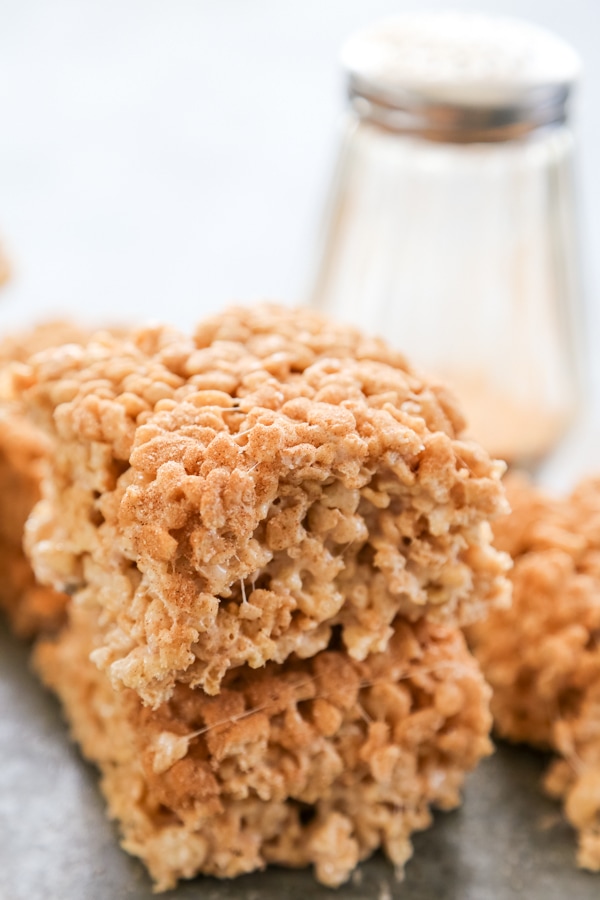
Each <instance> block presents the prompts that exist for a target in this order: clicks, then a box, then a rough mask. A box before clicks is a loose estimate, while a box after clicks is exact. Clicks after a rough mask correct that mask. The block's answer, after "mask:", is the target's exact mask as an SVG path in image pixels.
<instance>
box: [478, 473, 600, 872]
mask: <svg viewBox="0 0 600 900" xmlns="http://www.w3.org/2000/svg"><path fill="white" fill-rule="evenodd" d="M508 496H509V501H510V503H511V506H512V508H513V512H512V514H511V515H510V516H508V517H506V518H504V519H500V520H498V522H497V523H496V525H495V533H496V543H497V546H498V547H500V548H501V549H502V550H504V551H506V552H507V553H510V554H511V555H512V557H513V558H514V569H513V571H512V582H513V586H514V599H513V605H512V607H511V608H509V609H504V610H498V611H493V612H492V613H491V614H490V615H489V617H488V618H487V619H486V620H485V621H484V622H481V623H479V624H477V625H475V626H473V627H472V628H471V629H470V630H469V638H470V640H471V641H472V645H473V648H474V650H475V654H476V656H477V657H478V659H479V661H480V663H481V666H482V668H483V671H484V674H485V676H486V678H487V679H488V681H489V683H490V685H491V686H492V689H493V699H492V712H493V715H494V721H495V727H496V730H497V732H498V734H499V735H500V736H502V737H506V738H509V739H510V740H514V741H525V742H527V743H531V744H534V745H536V746H540V747H544V748H549V749H551V750H553V751H554V752H555V753H556V754H557V755H558V759H557V760H556V761H555V762H553V763H552V765H551V767H550V769H549V771H548V773H547V775H546V779H545V785H546V788H547V789H548V791H549V792H550V793H551V794H553V795H555V796H557V797H562V798H564V802H565V811H566V815H567V818H568V819H569V821H570V822H571V823H572V824H573V826H574V827H575V828H576V829H577V830H578V832H579V853H578V862H579V864H580V865H581V866H583V867H585V868H588V869H593V870H600V479H596V480H589V481H585V482H583V483H582V484H580V485H579V486H578V487H577V489H576V490H575V491H574V492H573V494H572V495H571V496H570V497H568V498H565V499H562V500H556V499H550V498H549V497H547V496H545V495H544V494H543V493H542V492H541V491H539V490H536V489H535V488H533V487H532V486H530V485H529V484H528V483H527V482H526V481H525V480H523V479H518V478H512V479H509V480H508Z"/></svg>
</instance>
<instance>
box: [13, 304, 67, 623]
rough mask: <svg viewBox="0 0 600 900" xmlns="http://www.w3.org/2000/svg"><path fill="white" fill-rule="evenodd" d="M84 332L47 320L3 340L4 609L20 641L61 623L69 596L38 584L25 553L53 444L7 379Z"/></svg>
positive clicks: (65, 324)
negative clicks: (29, 522) (34, 358)
mask: <svg viewBox="0 0 600 900" xmlns="http://www.w3.org/2000/svg"><path fill="white" fill-rule="evenodd" d="M83 338H84V335H83V333H82V332H81V330H80V329H78V328H76V327H75V326H72V325H69V324H68V323H66V322H49V323H46V324H44V325H39V326H38V327H37V328H33V329H31V330H28V331H24V332H22V333H19V334H15V335H12V336H9V337H5V338H3V340H2V341H0V609H3V610H4V612H5V613H6V614H7V616H8V618H9V621H10V623H11V625H12V627H13V629H14V630H15V631H16V632H17V633H18V634H19V635H21V636H22V637H32V636H33V635H34V634H36V633H37V632H38V631H46V630H49V629H50V630H51V629H53V628H55V627H57V626H58V624H59V623H60V622H61V621H62V619H63V615H64V609H65V605H66V602H67V597H66V596H65V595H64V594H63V593H60V592H58V591H55V590H53V589H52V588H51V587H47V586H42V585H39V584H37V583H36V580H35V578H34V575H33V572H32V571H31V566H30V564H29V562H28V560H27V558H26V557H25V554H24V552H23V531H24V528H25V522H26V520H27V517H28V515H29V513H30V512H31V510H32V508H33V507H34V506H35V504H36V503H37V502H38V500H39V499H40V480H41V477H42V471H43V467H44V461H45V459H46V458H47V456H48V453H49V451H50V446H51V441H50V438H49V437H48V435H47V434H44V433H43V432H42V431H40V429H39V428H37V427H36V426H35V425H33V424H32V423H31V422H29V421H27V419H26V417H25V415H24V412H23V409H22V407H21V406H20V404H19V403H18V402H16V401H15V400H14V398H13V397H11V395H10V391H8V390H7V389H6V388H7V385H6V384H4V379H5V376H6V374H7V370H8V368H9V366H11V365H13V364H15V363H19V362H23V361H24V360H26V359H27V358H28V357H29V356H30V355H31V354H33V353H36V352H38V351H40V350H44V349H47V348H48V347H51V346H55V345H57V344H63V343H65V342H74V341H75V342H77V341H79V342H81V341H82V340H83Z"/></svg>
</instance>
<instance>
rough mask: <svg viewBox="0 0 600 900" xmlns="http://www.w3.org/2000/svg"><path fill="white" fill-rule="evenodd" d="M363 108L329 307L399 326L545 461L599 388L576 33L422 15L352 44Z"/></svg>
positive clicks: (391, 335)
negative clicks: (590, 340) (580, 240)
mask: <svg viewBox="0 0 600 900" xmlns="http://www.w3.org/2000/svg"><path fill="white" fill-rule="evenodd" d="M342 61H343V64H344V67H345V69H346V72H347V76H348V85H349V97H350V114H349V121H348V122H347V127H346V133H345V137H344V141H343V146H342V152H341V157H340V160H339V165H338V170H337V174H336V178H335V181H334V186H333V194H332V197H331V199H330V204H329V209H328V212H327V216H326V222H325V234H324V236H323V243H322V252H321V256H320V260H319V264H318V271H317V275H316V279H315V282H314V286H313V290H312V296H311V302H312V304H313V305H315V306H316V307H318V308H320V309H321V310H323V311H326V312H328V313H330V314H332V315H334V316H336V317H338V318H340V319H343V320H346V321H350V322H353V323H354V324H357V325H359V326H361V327H362V328H363V329H366V330H367V331H369V332H371V333H376V334H380V335H383V336H385V337H387V339H388V340H389V341H391V342H392V343H394V344H395V345H396V346H398V347H399V349H401V350H403V351H405V352H406V353H407V355H408V356H409V358H410V359H412V360H414V361H415V363H417V364H418V365H420V366H421V368H426V369H428V370H430V371H431V372H432V373H434V374H436V375H437V376H439V377H440V378H442V379H443V380H444V381H446V382H447V383H448V384H450V386H451V387H453V388H454V390H455V393H456V394H457V395H458V396H459V397H460V399H461V400H462V405H463V408H464V409H465V411H466V415H467V419H468V422H469V433H470V434H472V435H474V436H476V437H477V438H478V439H479V440H480V441H481V442H482V443H483V444H484V445H485V446H486V447H487V449H488V450H489V451H490V452H491V453H492V454H494V455H496V456H499V457H502V458H504V459H506V460H508V461H509V463H516V464H520V465H529V466H532V465H534V464H535V463H536V462H539V461H540V460H541V459H542V458H543V457H544V456H545V455H546V454H547V453H549V451H550V450H552V449H553V448H554V446H555V444H556V443H557V442H558V440H559V439H560V438H561V437H562V435H563V434H564V432H565V431H566V429H567V428H568V426H569V424H570V423H571V421H572V420H573V418H574V417H575V415H576V413H577V411H578V408H579V401H580V395H581V383H582V382H581V372H580V362H581V359H580V356H581V350H580V335H579V324H578V321H579V301H580V296H579V293H580V292H579V279H578V264H577V247H576V241H575V227H574V221H573V219H574V216H573V188H572V172H571V168H572V156H573V139H572V135H571V131H570V129H569V127H568V124H567V106H568V101H569V97H570V94H571V91H572V87H573V85H574V83H575V81H576V79H577V77H578V73H579V69H580V63H579V59H578V57H577V55H576V53H575V52H574V51H573V50H572V49H571V48H570V47H569V46H568V45H567V44H565V43H564V42H563V41H562V40H560V39H558V38H557V37H555V36H553V35H551V34H549V33H548V32H546V31H544V30H542V29H539V28H537V27H535V26H532V25H528V24H525V23H523V22H519V21H517V20H512V19H500V18H491V17H486V16H480V15H469V14H457V13H437V14H436V13H430V14H407V15H403V16H399V17H397V18H395V19H391V20H388V21H384V22H382V23H380V24H376V25H374V26H372V27H370V28H368V29H366V30H365V31H363V32H359V33H358V34H356V35H354V36H353V37H352V38H350V40H349V41H348V43H347V44H346V46H345V47H344V49H343V53H342Z"/></svg>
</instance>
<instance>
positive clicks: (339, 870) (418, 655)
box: [36, 607, 491, 890]
mask: <svg viewBox="0 0 600 900" xmlns="http://www.w3.org/2000/svg"><path fill="white" fill-rule="evenodd" d="M95 615H96V611H95V610H89V609H87V610H86V609H83V608H78V607H73V608H72V609H71V612H70V624H69V626H68V628H67V629H65V630H64V631H63V632H61V634H60V635H59V637H58V638H57V639H56V640H55V641H54V642H52V641H46V642H44V643H41V644H40V645H38V648H37V652H36V666H37V668H38V670H39V672H40V673H41V675H42V677H43V679H44V681H45V682H46V684H47V685H49V686H50V687H51V688H52V689H53V690H55V691H56V692H57V693H58V695H59V697H60V698H61V700H62V703H63V705H64V708H65V711H66V715H67V717H68V719H69V721H70V724H71V728H72V733H73V735H74V737H75V739H76V740H77V741H78V742H79V743H80V744H81V747H82V750H83V753H84V755H85V756H86V757H87V758H88V759H89V760H91V761H92V762H94V763H95V764H96V765H97V766H98V767H99V768H100V770H101V773H102V781H101V786H102V790H103V792H104V795H105V797H106V799H107V801H108V807H109V812H110V815H111V817H113V818H114V819H116V820H117V822H118V826H119V829H120V832H121V835H122V844H123V847H124V849H125V850H127V851H128V852H129V853H132V854H134V855H135V856H138V857H140V859H141V860H142V861H143V862H144V864H145V865H146V866H147V868H148V869H149V871H150V874H151V875H152V878H153V879H154V880H155V882H156V888H157V890H165V889H167V888H170V887H172V886H173V885H175V883H176V881H177V880H178V879H179V878H191V877H193V876H194V875H195V874H197V873H205V874H210V875H216V876H218V877H221V878H223V877H225V878H230V877H234V876H237V875H240V874H242V873H244V872H250V871H252V870H254V869H260V868H263V867H264V866H265V865H266V864H268V863H273V864H277V865H285V866H292V867H300V866H308V865H312V866H314V868H315V874H316V877H317V878H318V879H319V880H320V881H321V882H323V883H325V884H328V885H331V886H337V885H339V884H341V883H343V882H344V881H346V880H347V879H348V877H349V876H350V874H351V872H352V870H353V869H354V867H355V866H356V865H357V863H358V862H359V861H360V860H361V859H364V858H365V857H367V856H369V855H370V854H371V853H373V852H374V851H375V850H376V849H377V848H378V847H383V849H384V851H385V853H386V854H387V856H388V857H389V858H390V859H391V861H392V862H393V863H394V865H395V866H396V867H397V868H398V870H399V871H401V870H402V867H403V865H404V863H405V862H406V860H407V859H408V858H409V857H410V855H411V852H412V848H411V843H410V835H411V833H412V832H413V831H415V830H420V829H423V828H426V827H427V826H428V825H429V824H430V821H431V815H430V811H429V808H430V806H431V805H433V806H436V807H440V808H442V809H450V808H452V807H454V806H456V805H457V804H458V803H459V793H458V792H459V788H460V786H461V784H462V782H463V779H464V775H465V773H466V772H467V771H468V770H469V769H471V768H472V767H473V766H474V765H475V764H476V763H477V762H478V760H479V759H480V758H481V757H482V756H485V755H487V754H488V753H489V752H490V749H491V745H490V742H489V739H488V731H489V727H490V724H491V717H490V714H489V688H488V687H487V685H486V684H485V682H484V681H483V678H482V676H481V674H480V670H479V668H478V666H477V664H476V662H475V660H474V659H473V658H472V656H471V655H470V654H469V652H468V650H467V649H466V646H465V644H464V640H463V637H462V634H461V632H460V631H459V630H458V629H450V628H447V627H444V626H440V625H434V624H431V623H428V622H425V621H423V620H421V621H420V622H419V623H417V624H415V625H411V624H409V623H407V622H401V621H399V622H398V623H397V625H396V626H395V629H394V633H393V636H392V637H391V639H390V641H389V643H388V648H387V650H386V651H385V652H384V653H381V654H374V655H372V656H370V657H369V658H368V660H366V661H364V662H358V661H356V660H352V659H351V658H349V657H348V656H347V654H346V653H344V652H341V651H339V650H331V651H323V652H320V653H318V654H317V655H316V656H314V657H312V658H311V659H309V660H299V659H298V658H296V657H295V656H292V657H290V658H288V660H287V661H286V662H285V663H283V664H281V665H276V664H274V663H268V664H267V665H266V666H265V667H264V668H262V669H259V670H253V669H250V668H249V667H248V666H243V667H240V668H239V669H234V670H230V671H229V672H228V673H227V674H226V675H225V677H224V679H223V683H222V686H221V693H220V694H219V695H218V696H216V697H211V696H209V695H207V694H206V693H205V692H204V691H203V690H202V689H201V688H195V689H194V688H191V687H190V686H189V685H186V684H178V685H177V686H176V688H175V690H174V692H173V694H172V697H171V699H170V700H169V701H168V702H167V703H165V704H163V705H162V706H160V707H158V708H157V709H156V710H154V711H152V710H150V709H149V708H148V707H144V706H143V705H142V703H141V701H140V698H139V696H138V695H137V694H136V693H135V692H134V691H132V690H128V689H125V690H120V691H115V690H114V689H113V688H112V686H111V684H110V681H109V680H108V678H107V676H106V673H104V672H102V671H100V670H99V669H98V668H97V667H96V666H95V665H94V664H93V663H91V662H90V651H91V650H92V649H93V647H94V644H95V641H96V640H97V635H98V626H97V622H95V621H94V616H95Z"/></svg>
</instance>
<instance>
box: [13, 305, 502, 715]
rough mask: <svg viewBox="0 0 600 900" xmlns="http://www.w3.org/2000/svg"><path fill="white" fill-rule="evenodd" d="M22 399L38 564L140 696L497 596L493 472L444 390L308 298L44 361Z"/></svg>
mask: <svg viewBox="0 0 600 900" xmlns="http://www.w3.org/2000/svg"><path fill="white" fill-rule="evenodd" d="M14 383H15V387H16V390H17V392H18V394H19V396H20V397H21V398H22V400H23V402H24V403H25V404H26V406H27V408H28V409H29V411H30V414H31V415H33V416H34V419H35V420H36V421H37V423H38V424H40V425H42V426H43V427H44V428H45V429H47V430H48V431H49V433H50V434H51V435H52V438H53V441H54V447H55V449H54V452H53V454H52V467H51V472H50V474H49V476H48V478H47V480H46V482H45V483H44V485H43V500H42V501H41V502H40V503H39V504H38V506H37V507H36V509H35V510H34V513H33V515H32V517H31V519H30V522H29V525H28V534H27V543H28V546H29V549H30V554H31V556H32V559H33V562H34V568H35V571H36V574H37V577H38V578H39V579H40V580H41V581H42V582H44V583H47V584H51V585H52V586H53V587H55V588H57V589H59V590H66V591H68V592H70V593H75V594H76V598H75V601H76V602H78V603H83V604H92V605H97V606H100V607H101V608H102V619H101V621H102V633H101V634H99V635H98V639H97V644H98V646H97V649H96V650H95V651H94V654H93V658H94V660H95V662H96V663H97V664H98V665H99V666H100V667H101V668H104V669H106V670H107V671H108V674H109V676H110V678H111V680H112V682H113V684H114V685H126V686H128V687H130V688H133V689H134V690H136V691H137V692H138V693H139V694H140V695H141V697H142V698H143V700H144V701H145V702H146V703H148V704H150V705H153V706H155V705H157V704H159V703H160V702H162V701H163V700H165V699H166V698H167V697H168V696H169V695H170V693H171V691H172V689H173V686H174V684H175V683H176V682H177V681H183V682H186V683H188V684H190V685H192V686H196V685H199V686H202V687H203V688H204V690H206V691H207V692H208V693H217V692H218V691H219V686H220V682H221V680H222V678H223V676H224V674H225V673H226V672H227V670H228V669H230V668H232V667H234V666H239V665H241V664H244V663H246V664H249V665H250V666H252V667H258V666H262V665H263V664H264V663H265V662H266V661H267V660H274V661H276V662H282V661H283V660H285V659H286V658H287V657H288V656H289V655H290V654H292V653H295V654H296V656H298V657H300V658H307V657H311V656H313V655H314V654H316V653H317V652H319V651H320V650H322V649H324V648H325V647H327V646H328V645H329V644H330V643H331V641H332V631H333V629H335V633H334V634H333V642H334V644H335V643H336V642H338V641H341V643H342V645H343V646H345V648H346V649H347V651H348V653H349V654H350V655H351V656H352V657H353V658H355V659H358V660H361V659H365V658H366V657H367V656H368V655H369V654H370V653H375V652H380V651H383V650H384V649H385V648H386V646H387V644H388V641H389V639H390V636H391V634H392V627H391V626H392V622H393V620H394V618H395V617H396V616H398V615H401V616H404V617H406V618H408V619H411V620H414V619H417V618H419V617H422V616H427V617H428V618H430V619H434V620H437V621H443V622H449V623H461V624H462V623H465V622H467V621H470V620H472V619H474V618H477V617H478V615H479V614H480V613H481V611H482V610H483V609H485V608H486V607H487V606H488V605H497V604H501V603H502V602H503V600H504V599H505V597H506V590H507V581H506V579H505V577H504V572H505V569H506V567H507V561H506V557H505V556H504V555H503V554H499V553H498V552H497V551H496V550H494V549H493V548H492V546H491V544H490V536H491V529H490V526H489V520H490V519H492V518H493V517H495V516H496V515H497V514H499V513H502V512H504V511H505V499H504V492H503V488H502V486H501V483H500V478H501V475H502V472H503V469H504V466H503V464H502V463H497V462H493V461H491V460H490V459H489V457H488V456H487V454H486V453H485V452H484V451H483V450H482V449H481V448H480V447H479V446H477V445H476V444H473V443H471V442H466V441H462V440H460V433H461V430H462V428H463V425H464V422H463V419H462V417H461V415H460V412H459V411H458V410H457V407H456V405H455V403H454V401H453V400H452V398H451V397H450V396H449V395H448V394H447V392H446V391H445V390H444V388H442V387H441V386H439V385H436V384H433V383H430V382H427V381H425V380H423V378H421V377H420V376H419V375H417V374H416V373H415V372H414V371H413V370H412V368H411V367H410V366H409V365H408V364H407V363H406V361H405V359H404V357H403V356H402V355H400V354H399V353H397V352H395V351H393V350H391V349H390V348H389V347H387V345H386V344H385V343H383V342H382V341H379V340H374V339H369V338H366V337H364V336H363V335H361V334H360V333H359V332H357V331H355V330H354V329H351V328H347V327H344V326H340V325H337V324H333V323H331V322H330V321H328V320H325V319H323V318H321V317H320V316H317V315H315V314H314V313H311V312H308V311H298V310H288V309H284V308H280V307H275V306H260V307H257V308H254V309H241V308H240V309H230V310H228V311H226V312H225V313H223V314H221V315H218V316H215V317H213V318H210V319H208V320H207V321H205V322H204V323H202V324H201V325H200V326H199V327H198V328H197V330H196V332H195V334H194V336H193V338H189V337H185V336H183V335H181V334H180V333H178V332H176V331H174V330H172V329H168V328H164V327H154V328H147V329H145V330H141V331H137V332H133V333H132V334H131V335H130V336H128V337H127V336H126V337H123V336H121V337H116V336H111V335H108V334H102V335H100V336H99V337H97V338H96V339H92V340H91V341H90V342H89V343H88V344H87V346H85V347H80V346H76V345H67V346H64V347H62V348H58V349H55V350H53V351H48V352H46V353H41V354H38V355H37V356H35V357H33V358H32V359H31V360H30V361H29V362H28V364H27V365H26V366H24V367H21V368H20V369H19V371H18V372H16V374H15V379H14Z"/></svg>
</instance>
